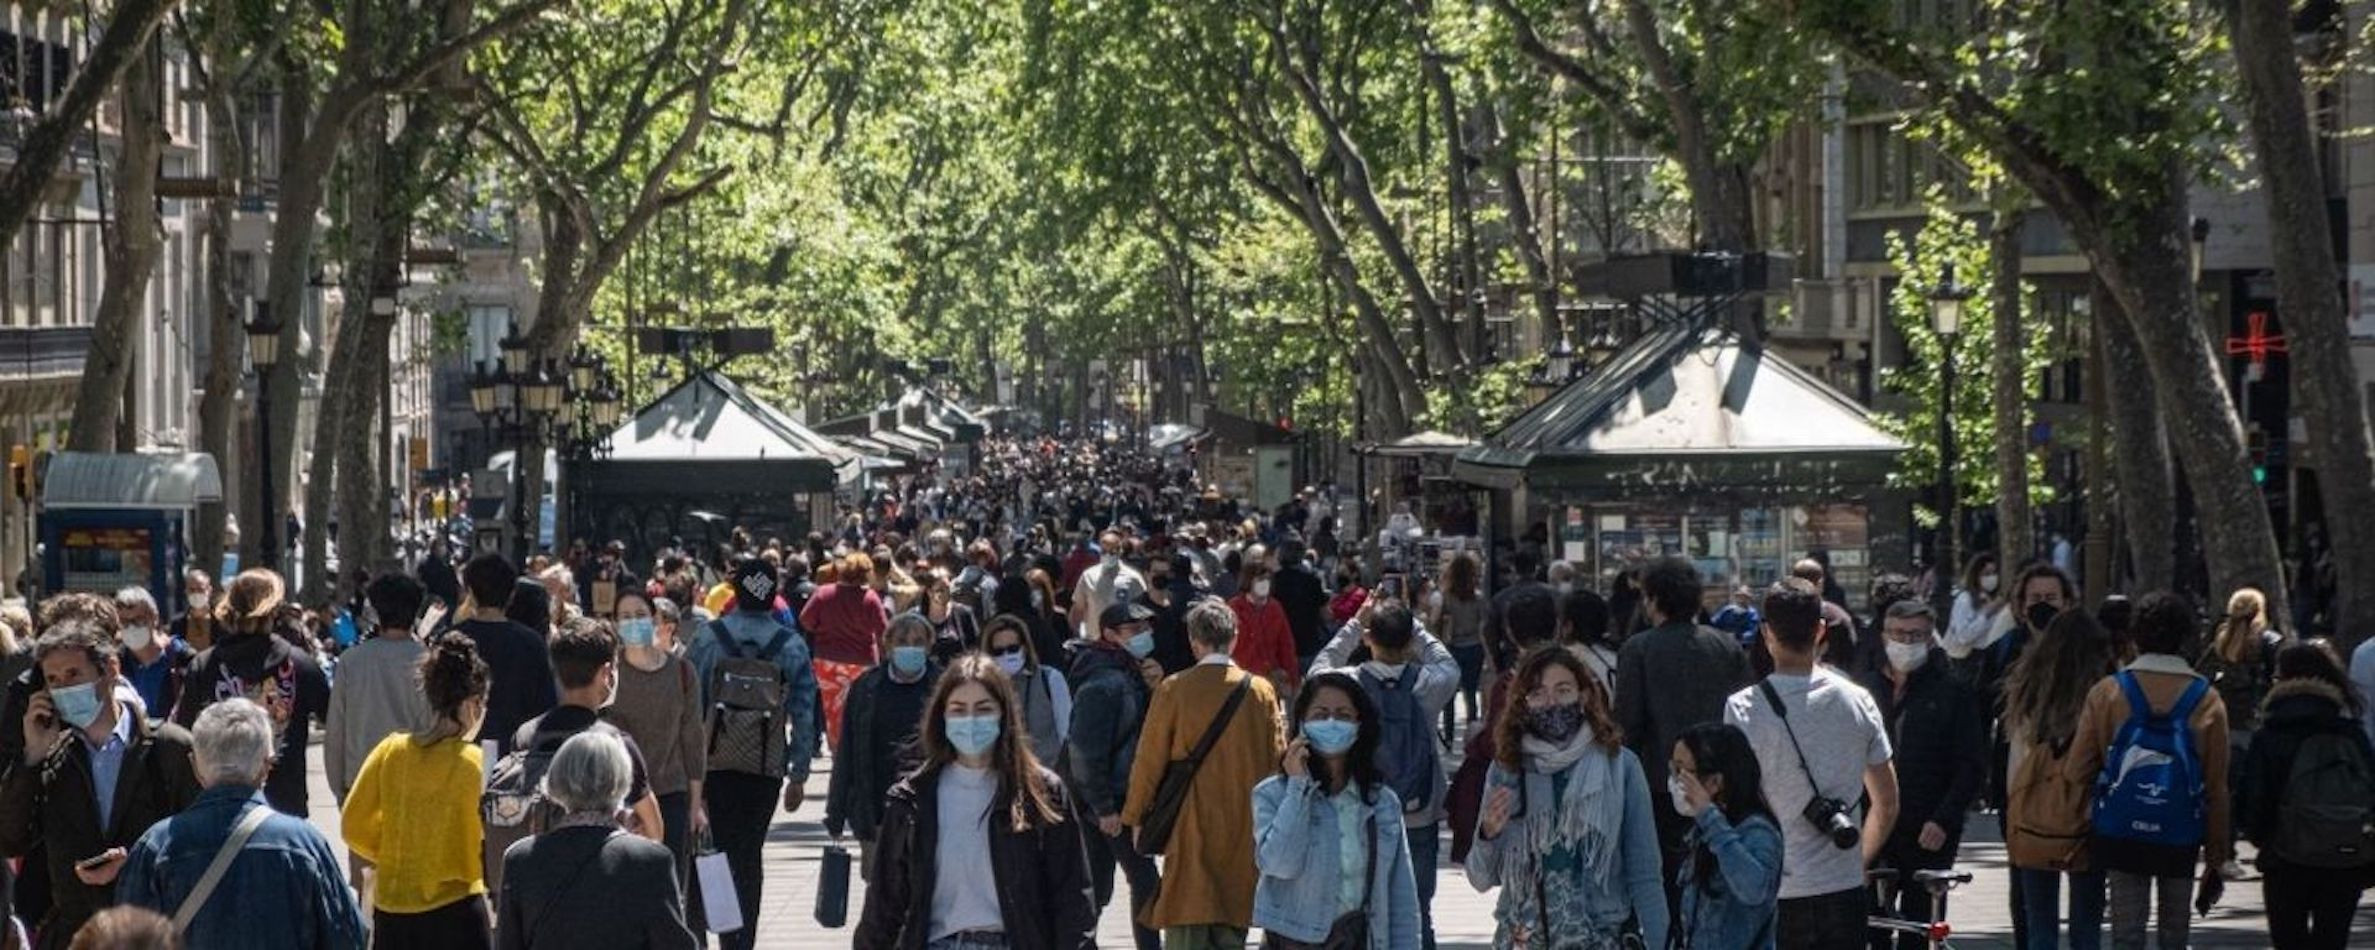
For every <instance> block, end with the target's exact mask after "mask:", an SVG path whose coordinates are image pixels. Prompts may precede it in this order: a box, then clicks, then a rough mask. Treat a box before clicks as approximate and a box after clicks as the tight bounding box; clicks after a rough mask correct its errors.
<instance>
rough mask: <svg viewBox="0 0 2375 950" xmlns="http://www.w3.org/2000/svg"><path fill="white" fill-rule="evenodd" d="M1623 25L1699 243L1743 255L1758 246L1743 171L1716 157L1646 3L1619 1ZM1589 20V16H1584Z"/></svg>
mask: <svg viewBox="0 0 2375 950" xmlns="http://www.w3.org/2000/svg"><path fill="white" fill-rule="evenodd" d="M1624 7H1625V24H1626V26H1627V27H1628V28H1629V29H1630V30H1631V31H1632V34H1633V46H1634V48H1635V50H1636V52H1638V53H1639V54H1640V56H1641V63H1642V66H1643V67H1644V69H1645V71H1646V72H1648V73H1649V78H1650V81H1651V83H1652V84H1653V85H1655V86H1656V87H1657V91H1658V96H1659V98H1660V99H1662V100H1663V101H1664V103H1665V106H1666V112H1667V116H1668V120H1669V122H1670V124H1671V126H1672V131H1673V134H1674V148H1673V155H1674V159H1675V160H1676V161H1677V162H1678V163H1680V164H1681V165H1682V172H1683V177H1684V179H1685V180H1686V181H1687V182H1689V184H1690V192H1691V212H1692V214H1693V215H1695V216H1696V217H1697V218H1698V219H1699V242H1700V243H1701V244H1703V245H1705V246H1706V249H1708V250H1711V251H1730V252H1734V253H1739V252H1745V251H1748V250H1750V249H1752V248H1754V247H1756V246H1757V244H1758V242H1757V240H1756V224H1755V215H1754V211H1753V209H1752V206H1751V202H1750V195H1749V188H1748V169H1747V167H1746V166H1744V165H1741V164H1739V163H1737V162H1727V161H1724V160H1723V158H1722V157H1721V156H1720V155H1718V154H1717V153H1716V143H1715V136H1714V134H1713V133H1712V132H1710V131H1709V129H1708V127H1707V110H1706V105H1705V104H1704V103H1702V102H1700V101H1699V96H1700V92H1699V90H1698V89H1697V88H1696V87H1695V86H1694V85H1693V84H1692V83H1691V82H1690V81H1689V79H1688V77H1685V76H1683V75H1682V71H1681V69H1680V68H1679V67H1678V66H1676V65H1675V63H1674V58H1673V56H1672V55H1671V54H1669V53H1668V52H1667V50H1666V41H1665V38H1664V37H1662V36H1660V35H1659V31H1658V21H1657V14H1656V13H1655V12H1654V11H1652V10H1651V9H1650V7H1649V3H1648V0H1624ZM1587 15H1588V14H1587Z"/></svg>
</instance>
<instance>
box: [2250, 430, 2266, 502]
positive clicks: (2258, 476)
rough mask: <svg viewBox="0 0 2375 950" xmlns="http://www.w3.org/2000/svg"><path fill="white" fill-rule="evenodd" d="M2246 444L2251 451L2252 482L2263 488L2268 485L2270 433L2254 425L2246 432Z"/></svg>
mask: <svg viewBox="0 0 2375 950" xmlns="http://www.w3.org/2000/svg"><path fill="white" fill-rule="evenodd" d="M2244 445H2245V447H2246V448H2247V449H2248V450H2249V451H2250V453H2251V483H2252V484H2253V485H2257V486H2260V487H2262V488H2265V487H2267V485H2268V434H2267V433H2266V432H2262V431H2260V427H2259V426H2256V425H2254V426H2252V427H2251V429H2250V430H2249V431H2248V432H2246V433H2244Z"/></svg>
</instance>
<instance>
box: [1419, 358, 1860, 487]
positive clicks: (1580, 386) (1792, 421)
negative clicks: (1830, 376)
mask: <svg viewBox="0 0 2375 950" xmlns="http://www.w3.org/2000/svg"><path fill="white" fill-rule="evenodd" d="M1903 450H1904V446H1903V444H1901V443H1899V442H1898V441H1897V440H1896V439H1894V438H1892V437H1890V436H1889V435H1888V434H1887V433H1885V432H1882V431H1880V429H1879V428H1878V427H1877V426H1875V425H1873V424H1872V420H1871V417H1870V415H1868V414H1867V413H1866V412H1865V411H1864V410H1863V408H1862V407H1861V406H1858V405H1856V404H1855V403H1854V402H1853V401H1852V400H1849V399H1848V398H1847V397H1845V396H1842V395H1840V394H1839V393H1838V392H1837V391H1835V390H1833V389H1831V388H1830V387H1829V386H1827V385H1825V384H1823V382H1822V381H1820V380H1817V379H1815V378H1814V377H1812V376H1810V375H1808V374H1807V373H1806V372H1805V371H1803V370H1800V369H1799V368H1797V367H1796V366H1793V365H1791V364H1790V363H1789V361H1788V360H1785V359H1781V358H1779V357H1777V356H1774V355H1772V354H1769V353H1767V352H1765V351H1764V350H1763V348H1761V347H1757V346H1752V345H1747V344H1744V343H1743V342H1741V340H1740V339H1739V338H1738V337H1737V336H1735V335H1733V334H1732V333H1731V332H1729V331H1727V330H1723V329H1715V328H1693V327H1679V326H1670V327H1663V328H1660V329H1657V330H1655V331H1652V332H1651V333H1649V334H1648V335H1646V336H1644V337H1642V338H1641V339H1639V340H1636V341H1634V343H1633V345H1631V346H1629V347H1627V348H1626V349H1624V350H1623V351H1620V352H1619V353H1617V354H1616V355H1615V356H1614V357H1612V358H1610V360H1609V361H1608V362H1607V363H1606V364H1604V365H1602V366H1600V367H1598V368H1596V369H1595V370H1593V372H1592V373H1591V374H1590V375H1587V376H1585V377H1584V378H1582V379H1580V380H1577V381H1575V382H1573V383H1570V384H1568V386H1567V387H1566V388H1565V389H1562V390H1560V391H1559V392H1557V393H1555V394H1553V395H1551V396H1550V398H1548V399H1545V400H1543V401H1542V402H1541V403H1539V404H1537V405H1535V406H1534V407H1533V408H1531V409H1528V410H1527V411H1526V412H1525V413H1524V414H1522V415H1520V416H1519V417H1518V418H1517V419H1516V421H1514V422H1511V423H1510V424H1509V425H1508V426H1506V427H1504V428H1503V429H1502V430H1501V431H1499V432H1496V433H1494V434H1493V435H1492V436H1491V437H1489V438H1487V439H1486V440H1485V442H1484V444H1482V445H1478V446H1475V447H1472V448H1469V449H1466V450H1464V451H1462V452H1461V453H1460V454H1459V458H1458V462H1457V464H1456V465H1455V467H1454V470H1453V473H1454V474H1455V475H1458V476H1460V477H1462V478H1466V479H1469V480H1472V481H1476V482H1478V483H1479V484H1487V485H1496V486H1511V485H1515V484H1517V483H1518V482H1521V481H1523V482H1528V483H1531V484H1534V485H1537V486H1565V487H1573V488H1580V489H1595V488H1605V489H1614V490H1628V489H1629V490H1647V489H1657V490H1667V491H1674V490H1686V489H1690V488H1697V487H1721V486H1744V487H1753V488H1758V489H1763V490H1796V491H1820V490H1822V489H1824V488H1826V487H1833V486H1869V485H1878V484H1880V483H1881V482H1882V481H1884V480H1885V479H1886V477H1887V475H1888V472H1889V470H1890V469H1891V468H1893V466H1894V465H1895V459H1896V455H1897V453H1899V452H1901V451H1903Z"/></svg>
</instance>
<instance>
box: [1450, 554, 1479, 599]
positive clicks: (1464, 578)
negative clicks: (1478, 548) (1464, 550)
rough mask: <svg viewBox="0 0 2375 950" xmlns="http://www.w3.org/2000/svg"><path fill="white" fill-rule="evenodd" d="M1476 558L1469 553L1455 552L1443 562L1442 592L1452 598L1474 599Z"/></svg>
mask: <svg viewBox="0 0 2375 950" xmlns="http://www.w3.org/2000/svg"><path fill="white" fill-rule="evenodd" d="M1476 575H1477V571H1476V558H1475V556H1474V555H1469V554H1455V555H1453V556H1452V557H1451V559H1450V560H1447V561H1444V562H1443V593H1444V595H1445V596H1447V597H1450V598H1451V599H1453V600H1461V601H1467V600H1475V599H1476V594H1477V576H1476Z"/></svg>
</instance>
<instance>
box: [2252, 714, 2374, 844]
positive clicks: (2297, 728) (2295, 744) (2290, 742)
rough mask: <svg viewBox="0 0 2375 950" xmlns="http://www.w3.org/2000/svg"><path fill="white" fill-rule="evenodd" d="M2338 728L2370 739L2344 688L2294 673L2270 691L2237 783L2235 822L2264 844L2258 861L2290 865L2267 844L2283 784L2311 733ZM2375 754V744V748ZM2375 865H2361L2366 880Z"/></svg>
mask: <svg viewBox="0 0 2375 950" xmlns="http://www.w3.org/2000/svg"><path fill="white" fill-rule="evenodd" d="M2326 733H2333V734H2337V735H2346V736H2349V737H2351V738H2353V739H2355V740H2357V741H2359V742H2361V743H2365V742H2366V741H2367V738H2366V730H2365V729H2364V728H2363V727H2362V726H2361V725H2360V723H2359V720H2358V718H2357V717H2356V716H2353V715H2351V713H2350V712H2349V710H2348V709H2347V708H2346V707H2345V706H2344V704H2343V701H2342V691H2341V690H2338V689H2335V688H2334V687H2333V686H2331V685H2328V684H2326V683H2321V682H2318V681H2316V680H2307V679H2292V680H2285V681H2283V682H2279V683H2277V684H2276V685H2275V687H2273V688H2272V689H2270V690H2269V691H2268V701H2267V706H2266V708H2265V709H2264V710H2262V712H2261V718H2260V729H2259V731H2258V732H2255V733H2253V734H2252V736H2251V748H2250V750H2249V751H2247V752H2245V753H2244V755H2243V765H2242V770H2241V771H2240V772H2239V773H2238V774H2239V775H2240V777H2241V781H2240V782H2238V783H2237V787H2236V789H2235V828H2236V830H2237V831H2239V832H2241V833H2242V835H2243V837H2245V838H2249V839H2251V840H2252V841H2253V842H2254V843H2256V844H2258V845H2259V846H2260V852H2259V865H2260V867H2261V868H2263V869H2265V868H2268V867H2270V866H2275V867H2280V868H2281V867H2285V866H2286V865H2285V863H2284V861H2283V859H2281V858H2278V857H2277V856H2276V855H2275V854H2274V853H2273V852H2272V851H2271V850H2270V849H2269V847H2268V845H2269V844H2270V843H2271V842H2273V841H2275V840H2276V825H2277V822H2278V821H2279V820H2280V818H2279V817H2278V816H2279V815H2280V814H2281V809H2282V806H2283V804H2284V786H2285V784H2286V783H2287V782H2288V781H2290V780H2291V779H2292V771H2293V757H2294V756H2295V755H2297V754H2298V753H2299V752H2300V750H2301V744H2302V743H2303V742H2306V741H2308V739H2309V737H2310V736H2314V735H2322V734H2326ZM2370 754H2371V755H2375V750H2370ZM2369 872H2375V868H2369V869H2368V870H2367V871H2362V872H2360V874H2361V875H2362V878H2361V879H2362V882H2363V881H2364V880H2365V878H2366V876H2367V875H2368V873H2369Z"/></svg>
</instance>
